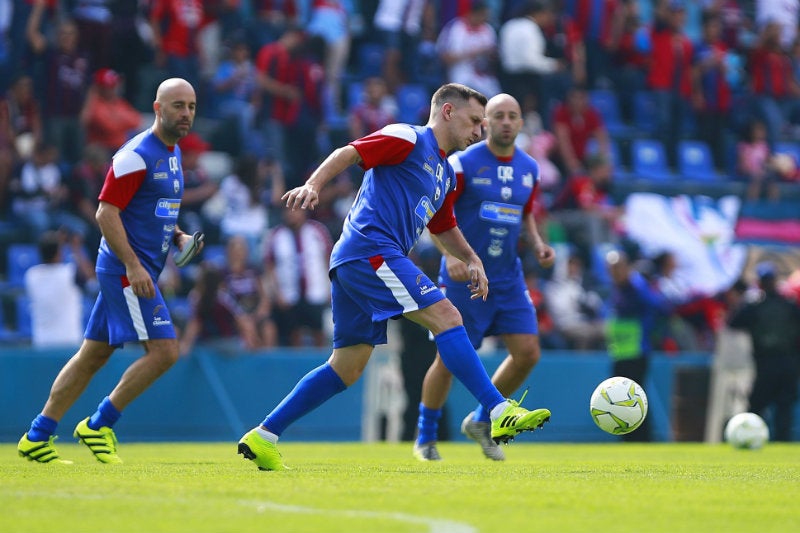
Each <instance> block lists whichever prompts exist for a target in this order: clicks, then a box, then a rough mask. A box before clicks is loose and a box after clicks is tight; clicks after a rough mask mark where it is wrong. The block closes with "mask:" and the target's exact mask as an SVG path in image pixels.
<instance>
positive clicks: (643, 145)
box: [631, 139, 675, 182]
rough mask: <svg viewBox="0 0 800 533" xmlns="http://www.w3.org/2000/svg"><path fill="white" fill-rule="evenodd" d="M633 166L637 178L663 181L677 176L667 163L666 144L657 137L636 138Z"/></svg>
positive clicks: (632, 149) (632, 158)
mask: <svg viewBox="0 0 800 533" xmlns="http://www.w3.org/2000/svg"><path fill="white" fill-rule="evenodd" d="M631 167H632V171H633V174H634V177H635V178H637V179H643V180H653V181H662V182H663V181H672V180H673V179H674V178H675V175H674V174H673V173H672V171H670V169H669V165H668V164H667V153H666V150H665V149H664V145H663V144H662V143H661V141H658V140H655V139H635V140H634V141H633V142H632V143H631Z"/></svg>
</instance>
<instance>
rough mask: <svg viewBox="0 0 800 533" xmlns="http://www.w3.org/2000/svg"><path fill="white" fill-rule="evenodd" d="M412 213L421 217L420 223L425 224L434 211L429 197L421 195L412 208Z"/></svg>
mask: <svg viewBox="0 0 800 533" xmlns="http://www.w3.org/2000/svg"><path fill="white" fill-rule="evenodd" d="M414 213H416V215H417V216H418V217H419V218H421V219H422V225H423V226H427V225H428V222H430V221H431V219H432V218H433V215H434V214H435V213H436V209H434V208H433V203H431V200H430V198H428V197H427V196H423V197H422V198H420V200H419V203H418V204H417V207H416V208H415V209H414Z"/></svg>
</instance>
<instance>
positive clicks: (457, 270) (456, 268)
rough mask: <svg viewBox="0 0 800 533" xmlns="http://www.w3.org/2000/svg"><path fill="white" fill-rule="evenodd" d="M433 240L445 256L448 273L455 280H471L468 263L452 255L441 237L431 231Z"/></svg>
mask: <svg viewBox="0 0 800 533" xmlns="http://www.w3.org/2000/svg"><path fill="white" fill-rule="evenodd" d="M431 241H433V244H435V245H436V248H437V249H438V250H439V252H440V253H441V254H442V257H444V261H445V265H446V267H447V275H448V276H450V279H452V280H453V281H469V270H468V269H467V264H466V263H464V262H463V261H461V260H460V259H458V258H457V257H454V256H453V255H451V254H450V253H449V252H448V251H447V250H446V249H445V247H444V245H443V244H442V243H441V241H439V238H438V237H437V236H436V235H434V234H433V233H431Z"/></svg>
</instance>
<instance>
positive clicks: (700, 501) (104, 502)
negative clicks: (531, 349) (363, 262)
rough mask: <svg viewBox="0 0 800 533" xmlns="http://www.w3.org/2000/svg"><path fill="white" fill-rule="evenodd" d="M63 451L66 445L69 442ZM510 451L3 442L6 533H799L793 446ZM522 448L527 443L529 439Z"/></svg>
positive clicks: (797, 453) (530, 446) (799, 490)
mask: <svg viewBox="0 0 800 533" xmlns="http://www.w3.org/2000/svg"><path fill="white" fill-rule="evenodd" d="M65 440H66V439H65ZM524 440H525V439H524V437H521V438H520V439H518V440H517V442H516V443H513V444H511V445H509V446H508V447H507V448H505V450H506V454H507V456H508V460H507V461H506V462H504V463H495V462H491V461H489V460H486V459H484V458H483V456H482V455H481V453H480V450H479V448H478V447H477V446H476V445H474V444H471V443H442V444H440V448H439V449H440V451H441V453H442V455H443V457H444V459H445V460H444V461H442V462H441V463H420V462H417V461H416V460H414V459H413V458H412V457H411V445H410V444H409V443H400V444H395V443H392V444H388V443H378V444H365V443H313V444H312V443H291V442H289V443H283V444H281V446H280V447H281V451H282V453H283V456H284V460H285V462H286V463H287V464H288V465H289V466H291V467H292V470H289V471H285V472H260V471H258V470H257V469H256V468H255V467H254V466H253V465H252V463H250V462H249V461H245V460H243V459H242V458H241V456H238V455H236V443H235V442H229V443H210V444H205V443H202V444H200V443H186V444H166V443H164V444H141V443H124V442H123V443H121V445H120V455H121V457H122V458H123V459H124V460H125V464H123V465H116V466H112V465H103V464H100V463H98V462H96V461H95V460H94V459H93V458H91V457H90V454H89V452H88V450H86V449H83V448H81V447H79V446H78V445H76V444H69V443H59V451H60V452H61V455H62V456H63V457H65V458H68V459H72V460H74V461H75V464H73V465H70V466H67V465H53V464H50V465H40V464H33V463H29V462H27V461H24V460H22V459H21V458H19V457H18V456H17V452H16V448H15V446H14V445H13V444H2V445H0V532H4V533H17V532H20V533H35V532H48V533H68V532H92V533H99V532H114V533H118V532H136V533H141V532H147V533H153V532H214V533H222V532H269V533H275V532H314V533H317V532H342V533H353V532H378V533H384V532H386V533H389V532H430V533H472V532H492V533H499V532H506V531H510V532H554V533H568V532H611V533H616V532H632V531H636V532H669V533H675V532H692V533H694V532H725V533H730V532H758V533H767V532H773V531H774V532H781V533H783V532H791V531H800V447H799V446H798V445H796V444H776V443H770V444H768V445H767V446H766V447H765V448H764V449H762V450H758V451H743V450H734V449H732V448H730V447H728V446H727V445H724V444H720V445H705V444H684V443H680V444H677V443H675V444H627V443H626V444H623V443H610V444H540V443H530V442H527V443H526V442H524ZM521 441H522V442H521Z"/></svg>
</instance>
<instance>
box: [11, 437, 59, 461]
mask: <svg viewBox="0 0 800 533" xmlns="http://www.w3.org/2000/svg"><path fill="white" fill-rule="evenodd" d="M57 438H58V437H56V436H55V435H51V436H50V438H49V439H47V440H43V441H35V440H29V439H28V434H27V433H23V434H22V438H21V439H19V443H17V453H18V454H19V456H20V457H24V458H25V459H27V460H28V461H33V462H35V463H61V464H64V465H71V464H72V461H67V460H66V459H62V458H61V457H60V456H59V455H58V451H57V450H56V447H55V445H53V441H55V440H56V439H57Z"/></svg>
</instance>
